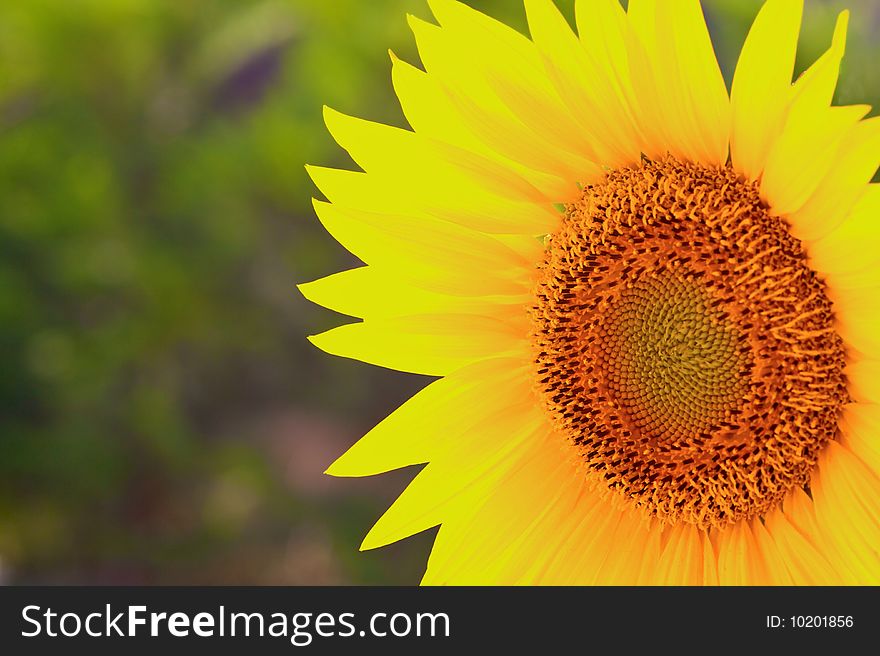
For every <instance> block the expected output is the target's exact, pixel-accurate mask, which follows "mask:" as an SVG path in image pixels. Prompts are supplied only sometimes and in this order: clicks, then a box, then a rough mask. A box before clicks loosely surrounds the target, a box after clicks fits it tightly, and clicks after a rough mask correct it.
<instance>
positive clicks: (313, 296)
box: [297, 266, 531, 321]
mask: <svg viewBox="0 0 880 656" xmlns="http://www.w3.org/2000/svg"><path fill="white" fill-rule="evenodd" d="M297 288H298V289H299V290H300V292H302V295H303V296H305V297H306V298H307V299H309V300H310V301H312V302H313V303H317V304H318V305H323V306H324V307H326V308H329V309H331V310H334V311H335V312H339V313H341V314H347V315H349V316H352V317H357V318H359V319H366V318H382V317H399V316H405V315H409V314H425V313H432V312H433V313H435V314H485V315H487V316H493V317H497V318H499V319H502V320H508V321H510V320H514V319H515V317H517V316H525V308H527V307H528V305H529V303H530V302H531V296H530V295H529V294H528V293H523V294H521V295H518V296H460V295H456V296H453V295H451V294H442V293H438V292H435V291H430V290H427V289H424V288H423V287H419V286H416V285H414V284H411V283H409V282H406V281H404V280H402V279H401V277H400V275H399V274H397V272H396V271H394V270H393V268H391V269H387V270H384V271H383V270H381V269H378V268H377V267H374V266H366V267H359V268H357V269H350V270H349V271H342V272H340V273H335V274H333V275H332V276H327V277H326V278H321V279H320V280H315V281H314V282H309V283H304V284H301V285H297Z"/></svg>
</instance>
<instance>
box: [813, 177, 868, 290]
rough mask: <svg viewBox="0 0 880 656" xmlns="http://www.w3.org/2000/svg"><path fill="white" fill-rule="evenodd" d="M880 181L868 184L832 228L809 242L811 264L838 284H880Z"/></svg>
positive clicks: (835, 284) (850, 285)
mask: <svg viewBox="0 0 880 656" xmlns="http://www.w3.org/2000/svg"><path fill="white" fill-rule="evenodd" d="M877 217H880V185H878V184H872V185H868V186H867V188H866V189H865V191H864V193H863V195H862V196H861V198H860V199H859V200H858V201H857V202H856V204H855V206H854V207H853V209H852V211H850V213H849V215H848V216H847V217H846V218H845V219H844V220H843V222H842V223H841V224H840V225H839V226H838V227H836V228H835V229H834V230H833V231H832V232H830V233H829V234H827V235H825V236H824V237H822V238H821V239H818V240H817V241H814V242H812V243H811V244H809V249H808V252H809V255H810V265H811V266H812V267H813V269H815V270H816V271H818V272H820V273H823V274H826V275H825V277H826V278H827V279H829V280H831V281H832V282H833V285H834V286H838V287H844V288H847V287H867V286H872V285H875V286H880V284H878V283H880V280H878V275H877V272H878V269H880V267H878V266H877V265H878V263H880V222H878V220H877Z"/></svg>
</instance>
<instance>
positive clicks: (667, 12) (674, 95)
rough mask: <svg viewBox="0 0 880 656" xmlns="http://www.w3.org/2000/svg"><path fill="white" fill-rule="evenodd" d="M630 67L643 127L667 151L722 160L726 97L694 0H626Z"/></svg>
mask: <svg viewBox="0 0 880 656" xmlns="http://www.w3.org/2000/svg"><path fill="white" fill-rule="evenodd" d="M628 16H629V17H630V23H631V25H632V26H633V28H634V30H635V33H636V34H637V36H638V40H639V44H640V46H641V48H640V47H638V46H639V44H633V45H632V46H631V47H630V50H629V54H630V57H631V72H632V75H633V82H634V85H635V90H636V93H637V95H638V98H639V102H640V108H641V114H640V118H641V119H642V120H643V121H644V122H645V125H646V126H647V128H646V132H647V133H649V134H653V135H655V138H660V139H662V146H661V147H660V148H658V149H657V150H660V151H662V150H663V148H664V147H665V149H668V150H669V151H670V152H671V153H672V154H673V155H676V156H679V157H684V158H688V159H692V160H695V161H698V162H702V163H705V164H713V165H722V164H724V163H725V162H726V161H727V153H728V137H729V134H730V100H729V98H728V95H727V87H726V86H725V83H724V78H723V77H722V75H721V69H720V68H719V66H718V60H717V59H716V57H715V52H714V50H713V48H712V41H711V39H710V37H709V31H708V29H707V28H706V21H705V19H704V18H703V13H702V9H701V8H700V4H699V1H698V0H679V1H677V2H657V1H656V0H631V2H630V3H629V9H628Z"/></svg>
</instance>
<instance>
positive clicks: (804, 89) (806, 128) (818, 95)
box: [761, 12, 870, 234]
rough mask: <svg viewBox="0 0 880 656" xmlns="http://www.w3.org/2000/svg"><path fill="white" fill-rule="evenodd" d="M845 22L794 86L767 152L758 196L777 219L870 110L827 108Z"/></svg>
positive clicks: (815, 180)
mask: <svg viewBox="0 0 880 656" xmlns="http://www.w3.org/2000/svg"><path fill="white" fill-rule="evenodd" d="M848 18H849V14H848V12H843V13H842V14H841V15H840V17H839V19H838V21H837V26H836V27H835V30H834V37H833V39H832V43H831V48H830V49H829V50H828V51H827V52H826V53H825V54H824V55H822V57H820V58H819V60H818V61H817V62H816V63H815V64H813V66H811V67H810V68H809V69H808V70H807V71H806V72H805V73H804V74H803V76H802V77H801V78H800V79H799V80H798V81H797V83H796V84H795V88H794V90H793V93H794V99H793V100H792V103H791V106H790V109H789V112H788V115H787V118H786V120H785V124H784V127H783V130H782V132H781V134H780V136H779V137H778V139H777V140H776V142H775V143H774V144H773V145H772V147H771V148H770V151H769V154H768V157H767V164H766V168H765V171H764V177H763V179H762V181H761V193H762V195H763V196H764V198H765V199H767V201H768V202H769V203H770V205H771V207H772V209H773V211H774V212H776V213H778V214H790V213H792V212H795V211H797V210H799V209H800V208H801V207H803V205H804V203H806V202H807V200H808V199H809V198H810V196H811V195H812V194H813V193H814V192H815V191H816V188H817V187H818V186H819V184H820V183H821V182H822V180H823V179H824V177H825V175H826V174H827V173H828V171H829V170H830V168H831V166H832V163H833V160H834V154H835V153H836V152H837V151H838V148H839V147H840V144H841V142H842V140H843V139H844V137H845V136H846V135H847V133H849V131H850V130H851V129H852V128H853V126H854V125H855V124H856V123H857V122H858V121H859V120H861V119H862V118H863V117H864V116H865V114H867V112H868V111H869V110H870V108H869V107H860V106H859V107H830V104H831V99H832V97H833V95H834V88H835V86H836V85H837V77H838V74H839V72H840V61H841V59H842V57H843V53H844V49H845V47H846V26H847V22H848ZM793 162H797V166H792V163H793ZM794 227H795V228H796V227H797V226H794ZM795 234H797V233H796V232H795Z"/></svg>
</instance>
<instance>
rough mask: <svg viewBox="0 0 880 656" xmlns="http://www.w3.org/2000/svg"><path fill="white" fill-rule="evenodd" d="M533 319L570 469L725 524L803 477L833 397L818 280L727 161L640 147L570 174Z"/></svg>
mask: <svg viewBox="0 0 880 656" xmlns="http://www.w3.org/2000/svg"><path fill="white" fill-rule="evenodd" d="M532 317H533V326H534V330H533V336H532V339H533V343H534V347H535V362H536V372H537V385H538V387H539V389H540V392H541V395H542V397H543V399H544V403H545V406H546V408H547V411H548V412H549V414H550V416H551V418H552V421H553V422H554V423H555V425H556V426H557V428H558V429H559V432H560V433H562V434H563V435H565V436H566V437H567V439H568V441H569V442H570V443H571V445H572V446H573V448H574V454H575V456H576V458H577V459H578V460H579V461H581V462H582V464H583V467H584V472H585V476H587V477H588V478H589V479H590V480H591V481H592V482H594V483H596V484H597V485H598V486H599V487H600V488H601V489H607V490H609V491H612V492H614V493H617V494H620V495H622V496H623V497H624V498H626V499H627V500H629V501H631V502H632V503H634V504H635V505H636V506H638V507H639V508H641V509H643V510H644V511H645V512H646V513H648V514H649V515H650V516H652V517H656V518H658V519H660V520H661V521H663V522H667V523H677V522H679V521H684V522H689V523H692V524H696V525H698V526H700V527H702V528H707V527H712V526H715V527H723V526H725V525H727V524H730V523H733V522H736V521H738V520H740V519H743V518H751V517H755V516H761V515H763V514H765V513H766V512H767V511H769V510H770V509H771V508H773V507H775V506H776V505H778V504H779V502H780V501H781V500H782V498H783V497H784V496H785V494H786V493H787V492H788V491H789V490H791V489H792V488H794V487H796V486H800V487H804V488H808V486H809V479H810V472H811V471H812V470H813V467H814V465H815V464H816V461H817V458H818V456H819V454H820V453H821V451H822V449H823V447H824V446H825V445H826V444H827V443H828V442H829V440H833V439H835V438H836V436H837V434H838V424H839V420H840V416H841V413H842V409H843V406H844V405H845V404H846V403H847V402H849V397H848V394H847V387H846V379H845V376H844V373H843V370H844V365H845V352H844V346H843V343H842V340H841V339H840V337H839V336H838V334H837V333H836V332H835V328H834V312H833V307H832V304H831V302H830V300H829V298H828V296H827V293H826V288H825V284H824V282H823V281H822V280H821V279H820V278H819V277H818V276H817V274H816V273H815V272H814V271H812V270H811V269H810V267H809V263H808V260H807V256H806V253H805V251H804V248H803V246H802V244H801V242H800V241H799V240H797V239H796V238H795V237H794V236H792V234H791V233H790V230H789V226H788V223H787V222H786V220H785V219H784V218H783V217H779V216H773V215H772V214H771V213H770V212H769V210H768V207H767V205H766V204H765V203H764V202H763V201H762V200H761V198H760V194H759V192H758V188H757V185H756V184H754V183H750V182H746V181H744V180H742V179H740V178H739V177H738V176H737V174H736V173H735V172H734V171H733V170H732V169H730V168H728V167H722V168H717V167H709V166H703V165H699V164H693V163H686V162H682V161H679V160H678V159H676V158H673V157H667V158H665V159H662V160H656V161H650V160H644V161H643V162H642V163H641V164H640V165H638V166H634V167H631V168H625V169H619V170H616V171H613V172H610V173H608V174H607V175H606V177H605V179H604V180H603V181H602V182H600V183H598V184H595V185H592V186H587V187H585V188H584V190H583V194H582V196H581V198H580V199H579V200H578V201H577V202H575V203H572V204H570V205H568V206H567V207H566V211H565V215H564V217H563V221H562V224H561V227H560V229H559V230H558V231H557V232H555V233H554V234H552V235H550V236H549V238H548V240H547V249H546V254H545V259H544V262H543V263H542V265H541V268H540V271H539V280H538V283H537V286H536V290H535V304H534V307H533V309H532Z"/></svg>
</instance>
